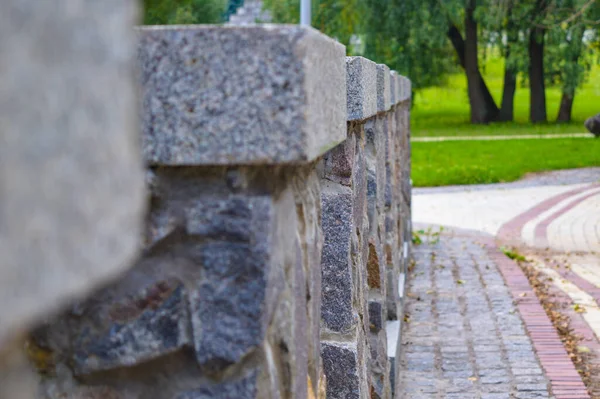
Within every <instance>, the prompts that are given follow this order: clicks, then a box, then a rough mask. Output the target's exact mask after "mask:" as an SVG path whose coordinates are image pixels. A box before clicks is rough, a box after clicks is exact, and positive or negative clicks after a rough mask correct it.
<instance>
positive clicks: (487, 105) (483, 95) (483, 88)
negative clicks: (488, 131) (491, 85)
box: [447, 13, 498, 123]
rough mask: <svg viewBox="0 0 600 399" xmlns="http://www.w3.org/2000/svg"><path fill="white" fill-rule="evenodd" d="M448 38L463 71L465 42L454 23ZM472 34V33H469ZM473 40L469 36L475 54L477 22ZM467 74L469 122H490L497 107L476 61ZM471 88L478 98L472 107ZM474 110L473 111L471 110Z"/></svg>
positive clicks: (494, 118) (464, 65) (464, 66)
mask: <svg viewBox="0 0 600 399" xmlns="http://www.w3.org/2000/svg"><path fill="white" fill-rule="evenodd" d="M470 15H471V18H470V19H471V21H472V22H473V23H475V21H474V20H473V14H472V13H471V14H470ZM447 36H448V38H449V39H450V42H451V43H452V46H453V47H454V50H455V51H456V55H457V56H458V59H459V62H460V65H461V66H462V67H463V68H464V69H465V72H466V71H467V67H466V66H467V64H466V60H467V56H466V47H467V46H466V44H465V40H464V39H463V37H462V35H461V33H460V31H459V30H458V28H457V27H456V26H455V25H450V28H449V29H448V33H447ZM471 36H472V35H471ZM474 39H475V42H474V43H473V41H472V40H473V38H472V37H471V46H470V47H473V44H474V45H475V46H474V47H475V54H477V53H476V51H477V24H476V23H475V38H474ZM470 51H473V49H470ZM475 61H477V59H475ZM471 63H472V57H471ZM466 74H467V83H469V82H471V84H470V88H469V103H470V104H471V122H473V123H488V122H492V121H494V120H496V118H497V116H498V107H497V106H496V102H495V101H494V98H493V97H492V95H491V93H490V91H489V89H488V87H487V85H486V83H485V80H484V79H483V76H481V72H480V71H479V66H478V64H477V63H476V64H475V68H473V67H472V66H471V67H470V73H466ZM471 90H473V91H474V92H475V93H474V96H475V98H477V99H479V101H478V102H476V104H475V107H473V99H474V98H473V96H472V93H471ZM474 110H475V112H473V111H474ZM476 115H482V117H481V118H474V116H476Z"/></svg>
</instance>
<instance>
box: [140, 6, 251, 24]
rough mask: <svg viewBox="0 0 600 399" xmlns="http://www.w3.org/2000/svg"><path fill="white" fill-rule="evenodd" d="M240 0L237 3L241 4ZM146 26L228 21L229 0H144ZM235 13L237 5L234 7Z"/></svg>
mask: <svg viewBox="0 0 600 399" xmlns="http://www.w3.org/2000/svg"><path fill="white" fill-rule="evenodd" d="M242 1H243V0H239V1H238V2H237V3H241V2H242ZM143 4H144V24H145V25H177V24H214V23H220V22H223V21H225V20H226V17H227V12H228V9H227V6H228V5H229V2H228V1H227V0H143ZM231 8H233V12H235V9H236V8H237V7H235V4H233V5H232V7H231Z"/></svg>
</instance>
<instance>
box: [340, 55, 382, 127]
mask: <svg viewBox="0 0 600 399" xmlns="http://www.w3.org/2000/svg"><path fill="white" fill-rule="evenodd" d="M346 76H347V85H348V87H347V89H348V97H347V100H348V121H358V120H363V119H367V118H369V117H371V116H373V115H375V114H377V64H376V63H374V62H373V61H370V60H368V59H366V58H363V57H346Z"/></svg>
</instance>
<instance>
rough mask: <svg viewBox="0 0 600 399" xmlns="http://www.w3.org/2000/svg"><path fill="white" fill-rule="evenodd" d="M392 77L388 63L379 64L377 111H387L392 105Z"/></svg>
mask: <svg viewBox="0 0 600 399" xmlns="http://www.w3.org/2000/svg"><path fill="white" fill-rule="evenodd" d="M390 77H391V76H390V68H388V66H387V65H383V64H377V112H385V111H387V110H389V109H390V107H391V105H392V101H391V95H392V86H391V81H390Z"/></svg>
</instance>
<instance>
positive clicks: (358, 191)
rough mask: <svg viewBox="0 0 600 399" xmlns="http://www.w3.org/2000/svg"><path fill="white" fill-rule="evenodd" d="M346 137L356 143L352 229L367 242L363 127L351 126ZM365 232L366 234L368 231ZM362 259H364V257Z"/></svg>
mask: <svg viewBox="0 0 600 399" xmlns="http://www.w3.org/2000/svg"><path fill="white" fill-rule="evenodd" d="M348 136H353V137H355V139H354V140H353V141H354V142H355V143H356V149H355V151H354V154H355V155H354V164H353V165H352V194H353V196H354V206H353V209H352V214H353V217H354V227H355V229H356V230H357V231H358V232H359V233H360V234H361V239H362V238H363V237H364V239H365V240H368V234H367V235H366V236H365V234H363V227H365V226H368V215H367V160H366V156H365V133H364V127H363V125H362V124H360V125H354V126H352V128H351V129H350V130H349V132H348ZM365 219H367V220H365ZM365 222H366V223H365ZM366 231H367V232H368V230H366ZM363 259H366V257H365V258H363Z"/></svg>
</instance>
